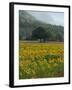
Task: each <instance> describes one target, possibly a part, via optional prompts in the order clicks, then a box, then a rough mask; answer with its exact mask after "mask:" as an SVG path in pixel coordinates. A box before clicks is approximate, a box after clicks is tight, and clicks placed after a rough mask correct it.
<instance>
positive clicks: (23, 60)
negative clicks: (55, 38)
mask: <svg viewBox="0 0 72 90" xmlns="http://www.w3.org/2000/svg"><path fill="white" fill-rule="evenodd" d="M63 76H64V44H63V43H62V42H61V43H60V42H58V43H57V42H53V43H52V42H51V43H30V42H29V43H25V42H22V41H20V44H19V79H32V78H52V77H63Z"/></svg>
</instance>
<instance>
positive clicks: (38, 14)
mask: <svg viewBox="0 0 72 90" xmlns="http://www.w3.org/2000/svg"><path fill="white" fill-rule="evenodd" d="M27 12H28V13H30V14H31V15H32V16H34V17H35V18H36V19H37V20H40V21H43V22H46V23H49V24H53V25H62V26H64V13H63V12H49V11H27Z"/></svg>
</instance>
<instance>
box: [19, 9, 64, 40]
mask: <svg viewBox="0 0 72 90" xmlns="http://www.w3.org/2000/svg"><path fill="white" fill-rule="evenodd" d="M38 27H41V28H43V29H44V30H45V31H46V32H47V33H50V34H51V36H50V37H49V38H50V39H48V40H52V41H64V27H63V26H58V25H52V24H48V23H45V22H41V21H39V20H37V19H36V18H35V17H34V16H32V15H31V14H30V13H28V12H27V11H24V10H19V39H20V40H26V39H27V40H30V39H31V40H32V39H33V38H32V37H31V35H32V32H33V31H34V30H35V29H37V28H38Z"/></svg>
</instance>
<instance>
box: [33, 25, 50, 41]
mask: <svg viewBox="0 0 72 90" xmlns="http://www.w3.org/2000/svg"><path fill="white" fill-rule="evenodd" d="M47 38H48V34H47V32H46V30H45V29H44V28H42V27H38V28H36V29H35V30H33V31H32V39H35V40H37V39H40V42H42V40H43V41H44V42H45V40H46V39H47Z"/></svg>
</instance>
